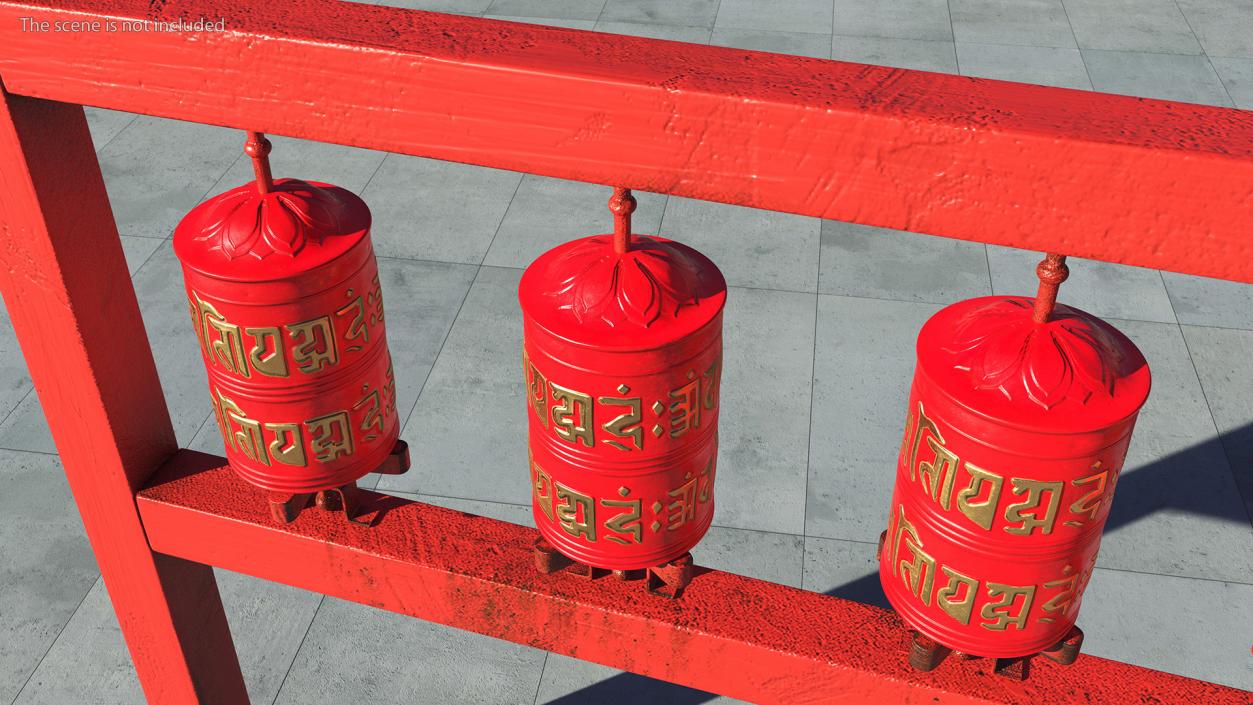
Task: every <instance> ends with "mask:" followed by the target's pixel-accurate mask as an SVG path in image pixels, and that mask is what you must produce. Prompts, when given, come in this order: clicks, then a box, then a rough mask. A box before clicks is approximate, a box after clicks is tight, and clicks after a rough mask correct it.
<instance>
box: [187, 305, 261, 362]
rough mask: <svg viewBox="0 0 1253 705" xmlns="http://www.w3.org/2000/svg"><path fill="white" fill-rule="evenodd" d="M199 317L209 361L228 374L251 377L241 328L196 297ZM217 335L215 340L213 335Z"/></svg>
mask: <svg viewBox="0 0 1253 705" xmlns="http://www.w3.org/2000/svg"><path fill="white" fill-rule="evenodd" d="M196 302H197V308H198V311H199V313H198V315H199V317H200V320H201V332H202V334H203V336H204V350H205V354H206V355H208V357H209V359H210V360H212V361H215V362H217V363H218V364H219V365H221V366H222V367H224V368H225V369H226V370H227V371H228V372H233V373H234V374H237V375H239V376H241V377H251V376H252V372H251V371H250V370H249V369H248V354H247V353H246V352H245V351H244V339H243V336H242V335H241V333H240V330H239V326H237V325H235V324H233V323H228V322H227V320H226V317H225V316H223V315H222V314H221V313H218V310H217V309H216V308H214V306H213V304H211V303H209V302H208V301H203V300H201V299H200V297H199V296H196ZM215 332H216V333H217V338H216V339H214V337H213V333H215Z"/></svg>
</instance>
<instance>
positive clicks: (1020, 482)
mask: <svg viewBox="0 0 1253 705" xmlns="http://www.w3.org/2000/svg"><path fill="white" fill-rule="evenodd" d="M1009 481H1010V484H1012V485H1013V490H1012V491H1013V493H1014V494H1015V495H1021V494H1023V493H1024V492H1025V493H1026V495H1027V497H1026V499H1024V500H1023V501H1021V502H1015V503H1014V504H1011V505H1009V506H1008V507H1005V521H1007V522H1010V523H1011V524H1012V523H1014V522H1019V521H1020V522H1022V525H1021V526H1006V527H1005V531H1007V532H1008V533H1011V534H1017V535H1019V536H1027V535H1029V534H1031V532H1032V531H1035V530H1036V529H1037V528H1039V529H1040V533H1042V534H1049V533H1052V531H1053V522H1054V521H1056V519H1057V507H1058V505H1060V504H1061V501H1062V487H1063V486H1064V485H1065V483H1064V482H1061V481H1060V480H1059V481H1056V482H1053V481H1049V482H1045V481H1043V480H1028V479H1025V478H1021V477H1012V478H1010V480H1009ZM1045 493H1047V494H1048V496H1049V499H1048V505H1047V506H1045V507H1044V511H1043V514H1041V512H1040V511H1039V510H1040V508H1041V506H1040V505H1041V503H1042V502H1043V501H1044V495H1045ZM1033 510H1034V513H1033V514H1027V513H1025V512H1028V511H1033Z"/></svg>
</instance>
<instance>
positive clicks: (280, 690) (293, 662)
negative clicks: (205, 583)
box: [215, 578, 326, 705]
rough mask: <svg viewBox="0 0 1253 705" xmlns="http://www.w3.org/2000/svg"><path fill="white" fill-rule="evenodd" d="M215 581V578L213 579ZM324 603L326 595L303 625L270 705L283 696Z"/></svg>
mask: <svg viewBox="0 0 1253 705" xmlns="http://www.w3.org/2000/svg"><path fill="white" fill-rule="evenodd" d="M215 579H216V578H215ZM325 602H326V595H322V597H321V598H320V599H319V600H318V606H317V607H314V608H313V616H312V617H310V618H309V624H307V625H305V633H304V634H302V635H301V637H300V643H299V644H298V645H297V646H296V650H295V651H293V652H292V655H291V663H288V664H287V670H286V671H285V672H284V673H283V680H281V681H279V683H278V688H277V689H275V691H274V698H273V699H272V700H270V705H274V704H275V703H277V702H278V698H279V696H280V695H282V694H283V686H285V685H287V678H288V677H289V676H290V675H291V672H292V669H293V668H295V666H296V659H297V658H298V657H299V656H300V650H301V649H303V648H304V647H305V640H307V639H308V638H309V632H311V631H313V623H314V622H315V621H316V620H317V618H318V612H321V611H322V605H323V603H325Z"/></svg>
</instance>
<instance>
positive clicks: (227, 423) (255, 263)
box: [174, 132, 408, 522]
mask: <svg viewBox="0 0 1253 705" xmlns="http://www.w3.org/2000/svg"><path fill="white" fill-rule="evenodd" d="M270 149H271V147H270V142H269V140H267V139H266V138H265V136H264V135H262V134H261V133H259V132H249V133H248V139H247V142H246V143H245V146H244V151H245V153H246V154H247V155H248V156H249V157H250V158H251V159H252V163H253V169H254V172H255V174H256V180H255V182H254V183H252V184H245V185H243V186H240V187H238V188H235V189H232V190H230V191H227V192H226V193H224V194H221V195H219V196H216V197H214V198H211V199H208V200H207V201H205V202H204V203H202V204H200V205H199V206H197V207H196V208H194V209H193V210H192V211H191V212H190V213H189V214H188V215H187V217H186V218H184V219H183V221H182V222H181V223H179V225H178V227H177V228H176V229H175V232H174V250H175V252H176V253H177V255H178V257H179V260H180V261H181V262H182V264H183V276H184V280H185V282H186V287H187V298H188V306H189V308H190V310H191V316H192V322H193V325H194V328H195V332H196V337H197V338H198V339H199V341H200V351H201V354H202V355H203V357H204V362H205V367H206V368H207V370H208V373H209V396H210V402H211V403H212V405H213V414H214V418H215V419H216V420H217V424H218V427H219V429H220V430H221V433H222V440H223V442H224V443H225V445H226V454H227V457H228V458H229V459H230V461H231V465H232V467H234V468H235V469H236V470H237V471H238V472H239V474H240V475H241V476H242V477H243V478H244V479H245V480H247V481H249V482H251V483H253V484H255V485H257V486H258V487H262V488H264V489H266V490H268V491H270V493H271V495H270V502H269V503H270V507H271V512H272V515H273V516H274V518H275V520H277V521H291V520H292V519H293V518H295V516H296V515H298V514H299V513H300V511H301V510H303V509H304V508H305V507H307V506H309V504H310V502H311V501H312V502H315V503H316V504H318V506H324V505H326V503H327V502H328V501H329V500H331V499H332V498H333V499H334V501H335V503H336V505H337V506H340V507H341V508H342V509H343V511H344V512H345V514H346V515H347V516H348V517H349V519H350V520H352V521H355V522H357V521H362V520H361V519H359V518H357V516H356V514H357V510H356V507H355V502H354V497H355V485H354V483H355V481H356V480H357V479H358V478H360V477H362V476H364V475H366V474H367V473H370V472H374V471H380V472H387V473H400V472H404V471H405V470H406V469H407V468H408V447H407V446H406V445H404V444H403V443H401V442H399V440H398V438H397V435H398V433H399V430H400V429H399V425H400V420H399V415H398V414H397V412H396V381H395V377H394V375H393V372H392V363H391V356H390V354H389V352H388V350H387V339H386V334H385V332H384V323H383V294H382V289H381V284H380V282H379V277H378V267H377V265H376V264H375V260H374V251H373V248H372V247H371V244H370V212H369V209H368V208H367V207H366V205H365V203H364V202H362V201H361V199H360V198H358V197H357V196H356V195H354V194H352V193H351V192H349V191H346V190H344V189H341V188H339V187H337V186H331V185H329V184H323V183H311V182H306V181H299V180H294V179H280V180H278V181H275V180H274V178H273V176H272V174H271V172H270V162H269V154H270ZM332 496H333V497H332Z"/></svg>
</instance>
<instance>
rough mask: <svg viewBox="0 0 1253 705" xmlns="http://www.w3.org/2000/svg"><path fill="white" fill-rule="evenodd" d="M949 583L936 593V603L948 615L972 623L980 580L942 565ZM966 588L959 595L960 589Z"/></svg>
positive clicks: (961, 621) (962, 621) (965, 622)
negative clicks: (971, 615) (971, 618)
mask: <svg viewBox="0 0 1253 705" xmlns="http://www.w3.org/2000/svg"><path fill="white" fill-rule="evenodd" d="M940 570H941V571H942V572H943V573H944V576H945V577H947V578H948V585H945V586H944V587H942V588H940V589H939V590H938V591H936V593H935V604H936V605H937V606H939V608H940V609H942V610H944V611H945V612H947V613H948V616H950V617H952V618H953V619H955V620H957V621H958V622H960V623H962V624H970V612H971V610H972V609H973V608H974V606H975V595H976V593H978V591H979V581H978V580H975V579H974V578H972V577H970V576H969V575H963V574H961V573H959V572H957V571H955V570H953V569H952V568H949V567H948V566H940ZM962 587H964V588H966V589H965V591H964V592H963V594H962V595H961V596H960V597H959V596H958V592H959V590H960V589H961V588H962Z"/></svg>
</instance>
